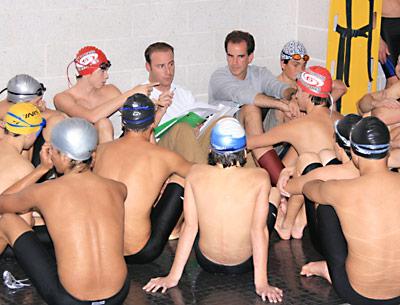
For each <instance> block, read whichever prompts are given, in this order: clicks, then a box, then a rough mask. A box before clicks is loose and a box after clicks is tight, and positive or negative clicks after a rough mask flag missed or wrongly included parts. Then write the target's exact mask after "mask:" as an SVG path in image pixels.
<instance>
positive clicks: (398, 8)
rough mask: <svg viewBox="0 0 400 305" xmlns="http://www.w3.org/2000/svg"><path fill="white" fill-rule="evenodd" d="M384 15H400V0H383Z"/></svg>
mask: <svg viewBox="0 0 400 305" xmlns="http://www.w3.org/2000/svg"><path fill="white" fill-rule="evenodd" d="M382 16H383V17H389V18H390V17H391V18H395V17H400V1H399V0H383V3H382Z"/></svg>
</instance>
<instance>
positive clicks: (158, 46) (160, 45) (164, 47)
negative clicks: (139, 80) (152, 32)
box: [144, 41, 174, 64]
mask: <svg viewBox="0 0 400 305" xmlns="http://www.w3.org/2000/svg"><path fill="white" fill-rule="evenodd" d="M160 51H161V52H166V51H171V52H172V54H173V53H174V48H173V46H171V45H169V44H168V43H166V42H162V41H158V42H155V43H152V44H151V45H149V46H148V47H147V48H146V50H145V51H144V58H145V59H146V62H147V63H149V64H151V58H150V57H151V54H153V53H154V52H160Z"/></svg>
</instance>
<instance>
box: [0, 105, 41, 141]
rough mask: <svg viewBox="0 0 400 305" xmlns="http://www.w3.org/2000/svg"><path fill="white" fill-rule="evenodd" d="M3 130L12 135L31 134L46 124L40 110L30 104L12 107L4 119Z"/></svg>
mask: <svg viewBox="0 0 400 305" xmlns="http://www.w3.org/2000/svg"><path fill="white" fill-rule="evenodd" d="M4 121H5V123H6V126H5V128H6V129H7V130H8V131H10V132H12V133H14V134H20V135H25V134H31V133H34V132H39V131H40V130H41V129H42V128H43V127H44V126H45V124H46V121H45V120H44V119H43V118H42V115H41V114H40V110H39V109H38V108H37V107H36V106H35V105H33V104H31V103H18V104H15V105H12V106H11V107H10V108H9V109H8V112H7V114H6V117H5V119H4Z"/></svg>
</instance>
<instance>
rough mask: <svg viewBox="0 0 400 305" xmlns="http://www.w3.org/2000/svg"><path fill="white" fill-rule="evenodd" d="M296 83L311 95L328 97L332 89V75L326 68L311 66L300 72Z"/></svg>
mask: <svg viewBox="0 0 400 305" xmlns="http://www.w3.org/2000/svg"><path fill="white" fill-rule="evenodd" d="M297 85H298V86H299V87H300V88H301V89H302V90H303V91H304V92H307V93H309V94H311V95H313V96H318V97H323V98H325V97H329V94H330V92H331V91H332V77H331V74H330V73H329V71H328V70H327V69H325V68H324V67H320V66H312V67H310V68H308V69H307V70H306V71H304V72H302V73H300V75H299V76H298V78H297Z"/></svg>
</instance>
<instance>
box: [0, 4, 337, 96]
mask: <svg viewBox="0 0 400 305" xmlns="http://www.w3.org/2000/svg"><path fill="white" fill-rule="evenodd" d="M328 5H329V1H328V0H307V1H306V0H163V1H162V0H91V1H83V0H1V1H0V20H1V21H2V26H1V27H0V58H1V59H2V61H1V69H0V87H2V86H4V87H5V86H6V83H7V81H8V79H9V78H11V77H12V76H14V75H15V74H18V73H28V74H31V75H32V76H34V77H36V78H38V79H39V80H41V81H42V82H44V83H45V85H46V86H47V88H48V91H47V93H46V99H47V100H48V101H51V100H52V98H53V95H54V94H55V93H56V92H59V91H61V90H63V89H65V88H66V87H67V79H66V67H67V65H68V63H69V62H70V61H71V60H72V59H73V57H74V55H75V53H76V52H77V50H78V49H79V48H80V47H82V46H84V45H96V46H98V47H99V48H101V49H103V50H104V51H105V53H106V54H107V56H108V57H109V58H110V59H111V62H112V68H111V70H110V82H112V83H114V84H116V85H117V86H118V87H119V88H120V89H121V90H126V89H128V88H129V87H131V86H133V85H135V84H137V83H139V82H142V81H144V80H145V79H146V75H147V74H146V71H145V69H144V57H143V51H144V49H145V47H146V46H147V45H148V44H150V43H152V42H155V41H158V40H164V41H167V42H169V43H171V44H172V45H173V46H174V47H175V50H176V64H177V69H176V81H177V82H179V83H180V84H182V85H183V86H185V87H187V88H188V89H190V90H192V91H193V92H194V94H195V95H196V96H198V97H199V99H201V100H206V99H207V86H208V79H209V76H210V74H211V73H212V71H213V70H214V69H216V68H217V67H219V66H221V65H224V64H225V54H224V49H223V40H224V37H225V35H226V34H227V33H228V32H229V31H231V30H233V29H243V30H246V31H249V32H251V33H252V34H253V35H254V36H255V39H256V52H255V63H256V64H259V65H266V66H267V67H269V68H270V69H271V70H272V71H273V72H274V73H276V74H277V73H279V70H280V68H279V60H278V58H279V57H278V56H279V51H280V49H281V47H282V46H283V44H284V43H285V42H286V41H288V40H290V39H295V38H298V39H300V40H302V41H303V42H304V43H305V44H306V46H307V48H308V50H309V53H310V55H311V56H312V58H313V61H314V62H315V63H323V62H324V59H325V54H326V36H327V23H328V21H327V14H328ZM73 71H74V69H71V76H73Z"/></svg>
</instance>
